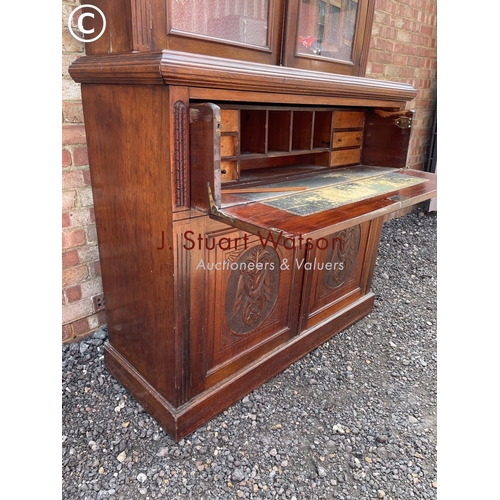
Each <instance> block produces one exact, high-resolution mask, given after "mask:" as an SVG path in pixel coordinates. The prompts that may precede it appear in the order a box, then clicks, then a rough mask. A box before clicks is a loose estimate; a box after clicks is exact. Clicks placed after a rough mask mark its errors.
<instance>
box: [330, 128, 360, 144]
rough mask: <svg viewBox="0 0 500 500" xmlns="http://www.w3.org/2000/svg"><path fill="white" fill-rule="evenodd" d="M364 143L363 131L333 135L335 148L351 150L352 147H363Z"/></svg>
mask: <svg viewBox="0 0 500 500" xmlns="http://www.w3.org/2000/svg"><path fill="white" fill-rule="evenodd" d="M362 142H363V133H362V131H361V130H356V131H353V132H335V133H334V134H333V148H334V149H336V148H349V147H352V146H358V147H359V146H361V143H362Z"/></svg>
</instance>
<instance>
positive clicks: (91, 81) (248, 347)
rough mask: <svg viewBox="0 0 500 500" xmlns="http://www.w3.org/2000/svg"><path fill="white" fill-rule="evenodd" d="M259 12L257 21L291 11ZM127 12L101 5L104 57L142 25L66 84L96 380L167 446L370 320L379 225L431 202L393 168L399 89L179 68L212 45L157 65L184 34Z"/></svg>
mask: <svg viewBox="0 0 500 500" xmlns="http://www.w3.org/2000/svg"><path fill="white" fill-rule="evenodd" d="M96 3H97V2H96ZM185 3H187V2H185ZM247 3H248V2H247ZM261 3H262V5H265V4H266V5H267V6H268V7H269V9H270V10H269V11H268V12H269V13H272V16H271V17H268V19H271V20H272V19H274V18H280V17H281V18H283V16H285V15H286V16H287V17H286V18H287V19H288V20H289V19H290V16H292V15H293V13H294V12H295V13H297V12H300V9H299V10H297V9H298V4H297V2H290V10H288V11H287V12H286V13H285V12H284V10H283V3H282V2H279V1H273V0H269V1H268V2H261ZM304 3H307V2H304ZM310 3H313V2H312V1H311V2H310ZM323 3H325V2H323ZM132 4H133V5H134V9H132V10H130V11H129V10H127V9H125V10H123V11H120V10H119V9H118V8H117V3H116V2H109V4H108V8H109V10H108V13H109V18H108V21H109V23H110V30H111V32H110V33H108V42H109V41H110V38H109V37H110V36H111V35H112V34H113V33H115V31H114V30H116V29H117V28H118V27H120V26H121V27H122V28H125V27H126V26H127V22H128V21H127V20H130V19H135V20H136V21H137V22H138V20H139V21H140V20H141V19H142V21H141V23H142V24H141V23H139V24H133V28H134V29H133V30H132V32H130V31H127V30H124V31H121V32H120V33H122V35H121V36H125V35H124V34H126V35H127V34H128V35H127V37H128V36H129V35H130V38H127V40H123V39H120V38H119V37H118V38H119V39H118V40H116V45H114V48H116V51H117V52H118V53H112V54H108V53H103V52H105V51H104V50H102V49H103V47H104V45H96V46H95V47H94V49H93V51H94V54H93V55H92V54H90V55H88V56H86V57H83V58H81V59H79V60H77V61H75V62H74V63H73V65H72V66H71V68H70V74H71V75H72V77H73V78H74V79H75V80H76V81H77V82H80V83H81V84H82V100H83V107H84V115H85V126H86V134H87V145H88V152H89V161H90V170H91V180H92V189H93V194H94V205H95V213H96V225H97V232H98V239H99V251H100V260H101V268H102V279H103V288H104V293H105V296H106V311H107V316H108V330H109V343H108V344H107V345H106V348H105V361H106V366H107V367H108V369H109V370H110V371H111V372H112V373H113V374H114V375H115V376H116V378H117V379H118V380H120V382H121V383H122V384H123V385H124V386H125V387H127V389H128V390H129V391H130V392H131V393H132V394H133V395H134V397H136V398H137V400H138V401H139V402H140V403H141V404H142V405H143V406H144V408H145V409H146V410H147V411H148V412H149V413H150V414H151V415H152V416H153V417H155V418H156V419H157V420H158V421H159V422H160V424H161V425H162V426H163V427H164V428H165V430H166V431H167V432H168V433H169V434H170V435H171V436H172V437H173V438H174V439H177V440H178V439H181V438H182V437H183V436H185V435H187V434H189V433H190V432H192V431H193V430H195V429H196V428H197V427H199V426H200V425H202V424H204V423H205V422H207V421H208V420H210V419H211V418H212V417H213V416H214V415H216V414H217V413H219V412H220V411H222V410H223V409H225V408H227V407H228V406H229V405H231V404H232V403H234V402H236V401H237V400H238V399H240V398H241V397H243V396H244V395H245V394H248V393H249V392H250V391H252V390H253V389H255V388H256V387H258V386H259V385H261V384H262V383H263V382H265V381H266V380H269V379H270V378H271V377H273V376H274V375H276V374H277V373H279V372H280V371H281V370H283V369H284V368H286V367H287V366H289V365H290V364H291V363H293V362H294V361H296V360H297V359H299V358H300V357H302V356H304V355H305V354H306V353H307V352H309V351H310V350H312V349H314V348H315V347H317V346H318V345H320V344H321V343H322V342H324V341H325V340H327V339H328V338H330V337H331V336H332V335H334V334H336V333H338V332H339V331H341V330H342V329H343V328H345V327H347V326H349V325H351V324H352V323H354V322H355V321H357V320H358V319H360V318H362V317H363V316H365V315H366V314H368V313H369V312H370V310H371V309H372V307H373V301H374V295H373V293H372V292H371V290H370V286H371V280H372V276H373V270H374V266H375V260H376V255H377V248H378V244H379V238H380V232H381V227H382V224H383V221H384V220H385V218H386V217H388V216H391V214H395V213H397V212H398V211H399V210H401V209H404V208H406V207H409V206H411V205H413V204H415V203H419V202H421V201H424V200H426V199H428V198H430V197H432V196H435V193H436V181H435V176H434V175H431V174H426V173H423V172H417V171H413V170H408V169H406V168H405V167H406V157H407V153H408V144H409V139H410V131H411V120H412V112H411V111H408V110H406V109H405V104H406V102H407V101H409V100H411V99H413V98H414V96H415V91H414V89H413V88H412V87H411V86H409V85H406V84H401V83H390V82H381V81H374V80H369V79H365V78H361V77H352V76H345V75H338V74H333V73H319V72H316V71H310V70H307V69H300V68H286V67H281V66H275V65H273V64H261V63H258V62H254V61H253V60H252V58H250V57H249V60H245V61H243V60H238V59H228V58H224V57H213V56H210V55H204V54H200V53H196V50H198V45H196V44H198V42H200V43H201V42H204V41H207V43H215V42H213V40H205V39H204V38H203V37H208V38H210V36H212V35H210V33H213V32H212V31H211V32H210V33H208V32H207V33H204V34H203V36H202V37H201V38H203V40H201V39H199V38H200V37H196V36H193V37H191V35H192V33H188V34H186V33H184V34H182V37H184V35H186V36H185V38H186V39H187V38H190V37H191V38H192V40H193V42H192V43H193V44H195V45H196V47H195V45H193V46H192V45H190V44H187V42H186V44H187V45H186V47H187V48H189V49H190V48H191V47H193V50H192V53H188V52H181V51H176V50H171V49H169V48H168V47H170V48H171V47H172V45H171V40H174V38H175V36H179V37H180V36H181V34H179V33H178V32H179V31H183V32H189V30H190V29H191V28H190V27H189V26H191V25H189V22H193V20H192V19H191V20H190V19H187V20H186V21H185V22H186V23H188V24H185V25H179V24H175V23H173V24H172V23H171V24H165V20H166V19H172V18H169V17H168V16H167V17H162V15H163V14H162V15H159V14H158V12H159V11H158V10H155V11H154V12H155V13H156V15H155V16H153V17H151V23H152V24H151V25H149V24H148V23H144V19H146V18H148V19H149V17H148V16H147V11H145V10H144V5H145V4H143V3H142V2H141V1H139V0H137V1H136V2H132V3H131V5H132ZM160 4H161V5H160ZM337 4H339V5H340V4H341V2H333V3H332V2H330V3H329V7H328V8H330V7H332V11H331V12H333V11H334V9H333V8H334V7H338V6H337ZM343 4H344V2H342V5H343ZM150 5H151V6H152V8H153V7H154V8H155V9H157V8H160V7H161V8H162V9H165V8H167V9H168V8H169V9H172V8H173V6H172V5H171V4H169V3H168V2H161V3H160V2H155V1H152V2H151V3H150ZM363 5H365V6H366V3H365V2H362V1H361V0H359V3H358V8H362V6H363ZM363 8H364V7H363ZM141 9H142V10H141ZM273 9H274V10H273ZM165 12H166V14H165V15H167V14H168V12H169V11H168V10H167V11H165ZM141 16H142V17H141ZM173 19H174V20H175V15H174V18H173ZM240 21H241V19H240ZM243 21H245V19H243ZM169 22H170V21H169ZM166 25H168V27H169V28H168V29H169V30H170V31H169V32H168V37H170V38H168V37H167V38H165V37H163V35H161V33H163V32H162V31H161V30H162V29H163V30H164V29H165V26H166ZM243 25H244V23H243ZM279 25H280V24H279V23H277V25H276V26H275V27H274V28H273V29H274V33H275V34H276V33H278V32H279V29H280V28H279ZM234 26H235V29H236V28H238V26H239V28H238V29H241V25H240V24H238V23H235V24H234ZM146 27H149V29H150V31H147V30H146ZM160 27H161V29H160ZM139 28H140V29H139ZM193 29H194V28H193ZM206 29H209V28H208V26H207V27H206ZM216 29H218V28H216V27H213V26H212V27H210V30H216ZM134 30H135V31H134ZM256 30H257V32H259V30H261V31H262V27H259V26H258V25H257V26H256ZM174 32H175V33H174ZM151 33H153V34H155V35H154V36H152V35H151ZM238 33H240V32H238ZM270 33H271V32H269V33H268V41H269V40H274V37H275V35H272V36H271V34H270ZM174 35H175V36H174ZM141 36H142V37H143V38H141ZM165 36H166V35H165ZM227 36H231V37H236V36H237V34H235V33H233V32H232V31H231V32H229V31H228V34H227ZM238 36H239V35H238ZM148 37H149V38H148ZM162 37H163V38H162ZM103 38H104V37H103ZM278 38H279V39H281V38H280V37H278ZM139 42H140V43H139ZM233 42H234V40H233ZM240 42H241V40H240V41H239V42H238V43H240ZM102 43H105V42H104V41H103V42H102ZM159 43H164V44H165V47H163V48H165V50H157V49H158V47H157V45H155V44H159ZM172 43H173V42H172ZM217 43H218V44H221V46H222V42H220V41H218V42H217ZM231 43H232V42H231ZM245 43H246V42H245ZM269 43H271V42H269ZM246 44H247V45H248V43H246ZM252 44H254V45H255V44H257V45H258V43H257V42H256V41H255V40H254V41H253V42H252ZM233 45H234V44H233ZM243 45H245V44H243ZM271 45H272V43H271ZM200 46H201V45H200ZM224 46H225V47H229V46H230V45H224ZM231 47H232V45H231ZM137 48H138V49H140V50H138V51H135V52H134V50H136V49H137ZM195 48H196V50H195ZM240 48H241V50H242V51H243V52H239V50H240V49H239V48H238V49H237V52H236V53H237V54H238V55H239V56H238V57H243V56H242V54H246V52H244V50H247V49H248V50H251V51H253V50H255V51H257V52H258V53H267V52H266V50H267V49H266V50H262V47H258V48H255V47H252V48H250V49H249V48H248V47H240ZM153 49H155V50H154V51H153ZM231 50H233V49H232V48H231ZM273 50H274V49H272V48H271V49H270V51H269V52H268V53H270V54H273ZM106 51H107V49H106ZM90 52H91V51H90ZM274 53H275V51H274Z"/></svg>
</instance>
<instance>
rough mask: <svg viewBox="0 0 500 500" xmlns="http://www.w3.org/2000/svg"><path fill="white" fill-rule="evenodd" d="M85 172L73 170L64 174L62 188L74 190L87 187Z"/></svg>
mask: <svg viewBox="0 0 500 500" xmlns="http://www.w3.org/2000/svg"><path fill="white" fill-rule="evenodd" d="M86 182H87V180H86V178H85V171H84V170H71V171H69V172H63V173H62V188H63V190H64V189H72V188H77V187H83V186H85V185H86Z"/></svg>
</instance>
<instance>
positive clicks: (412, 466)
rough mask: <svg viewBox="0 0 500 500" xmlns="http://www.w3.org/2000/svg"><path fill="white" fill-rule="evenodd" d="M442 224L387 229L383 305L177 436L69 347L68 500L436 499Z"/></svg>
mask: <svg viewBox="0 0 500 500" xmlns="http://www.w3.org/2000/svg"><path fill="white" fill-rule="evenodd" d="M436 226H437V216H436V215H435V214H425V215H424V216H422V217H421V216H419V214H418V213H417V212H413V213H411V214H409V215H407V216H405V217H402V218H400V219H395V220H392V221H390V222H388V223H386V224H385V226H384V231H383V235H382V243H381V247H380V252H379V257H378V260H377V267H376V270H375V277H374V281H373V287H372V288H373V290H374V292H375V293H376V299H375V308H374V310H373V312H372V313H371V314H370V315H369V316H367V317H365V318H363V319H362V320H361V321H359V322H358V323H356V324H355V325H353V326H352V327H350V328H348V329H346V330H344V331H343V332H341V333H340V334H339V335H337V336H336V337H334V338H333V339H331V340H330V341H328V342H326V343H325V344H323V345H322V346H321V347H319V348H318V349H316V350H315V351H313V352H311V353H310V354H309V355H307V356H305V357H304V358H303V359H302V360H300V361H299V362H297V363H295V364H294V365H293V366H291V367H289V368H288V369H287V370H285V371H284V372H283V373H281V374H280V375H278V376H276V377H275V378H273V379H272V380H271V381H269V382H268V383H266V384H264V385H263V386H262V387H260V388H259V389H257V390H255V391H253V392H252V393H251V394H250V395H248V396H247V397H245V398H243V400H241V401H240V402H238V403H237V404H235V405H234V406H232V407H231V408H229V409H228V410H227V411H225V412H223V413H222V414H221V415H219V416H218V417H216V418H215V419H213V420H212V421H211V422H210V423H208V424H206V425H205V426H203V427H201V428H200V429H198V430H197V431H196V432H194V433H193V434H191V435H190V436H188V437H186V438H185V439H183V440H182V441H181V442H180V443H178V444H175V443H174V442H173V441H172V440H171V439H170V437H168V435H166V434H165V432H164V431H163V430H162V429H161V428H160V427H159V426H158V425H157V423H156V422H155V421H154V420H153V419H152V418H151V417H149V415H148V414H147V413H146V412H145V411H144V410H143V409H142V407H141V406H140V405H139V404H138V403H137V402H136V401H135V399H134V398H133V397H132V396H130V395H129V394H128V393H127V391H126V390H125V389H123V388H122V386H121V385H120V384H119V383H117V382H116V380H115V379H114V378H113V377H111V375H109V373H108V372H107V371H106V369H105V367H104V364H103V342H104V339H105V336H106V331H105V329H104V330H101V331H99V332H97V334H96V335H94V337H93V338H91V339H87V340H84V341H81V342H79V343H75V344H71V345H66V346H63V348H62V351H63V366H62V375H63V384H62V401H63V430H62V431H63V437H62V441H63V444H62V477H63V493H62V498H63V499H68V500H76V499H87V500H94V499H110V500H111V499H113V500H134V499H142V500H146V499H153V498H155V499H168V500H170V499H174V498H181V499H190V498H192V499H199V500H204V499H206V500H218V499H238V498H251V499H266V498H277V499H287V500H314V499H320V498H326V499H344V500H348V499H352V500H354V499H356V500H359V499H378V498H385V499H392V500H405V499H410V498H412V499H414V498H417V499H435V498H436V492H437V490H436V488H437V477H436V437H437V436H436V411H437V409H436V392H437V384H436V371H437V370H436V368H437V367H436V360H437V355H436V246H437V244H436Z"/></svg>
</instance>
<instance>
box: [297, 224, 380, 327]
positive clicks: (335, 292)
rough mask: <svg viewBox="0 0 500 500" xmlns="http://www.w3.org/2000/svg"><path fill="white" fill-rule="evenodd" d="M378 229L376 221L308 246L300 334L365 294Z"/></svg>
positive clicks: (378, 236) (374, 255) (348, 229)
mask: <svg viewBox="0 0 500 500" xmlns="http://www.w3.org/2000/svg"><path fill="white" fill-rule="evenodd" d="M380 228H381V223H380V222H379V220H378V219H377V220H374V221H369V222H365V223H363V224H358V225H355V226H352V227H349V228H347V229H343V230H342V231H339V232H336V233H334V234H331V235H328V236H327V237H323V238H319V239H316V240H314V242H313V243H312V244H311V245H310V248H309V249H308V251H307V255H306V257H305V260H304V263H303V265H302V267H304V272H305V278H304V280H305V284H304V292H303V298H302V325H301V329H302V330H305V329H308V328H311V327H314V326H315V325H317V324H318V323H320V322H323V321H324V320H325V319H327V318H328V317H329V316H332V315H334V314H335V313H337V312H339V311H340V310H342V309H344V308H345V307H348V306H349V305H350V304H352V303H354V302H355V301H356V300H358V299H359V298H361V297H362V296H363V295H365V294H366V293H367V292H368V291H369V288H370V285H371V278H372V275H373V269H374V265H375V259H376V256H377V248H378V241H379V239H380Z"/></svg>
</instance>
